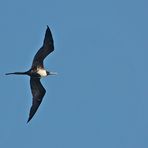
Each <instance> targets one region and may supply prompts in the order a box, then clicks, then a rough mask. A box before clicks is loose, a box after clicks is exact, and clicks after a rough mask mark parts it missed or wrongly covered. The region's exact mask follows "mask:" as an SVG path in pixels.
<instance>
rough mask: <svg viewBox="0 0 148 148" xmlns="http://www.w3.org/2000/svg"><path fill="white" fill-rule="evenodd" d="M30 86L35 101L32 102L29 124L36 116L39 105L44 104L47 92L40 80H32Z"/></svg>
mask: <svg viewBox="0 0 148 148" xmlns="http://www.w3.org/2000/svg"><path fill="white" fill-rule="evenodd" d="M30 86H31V92H32V95H33V100H32V106H31V109H30V113H29V118H28V121H27V122H29V121H30V120H31V119H32V117H33V116H34V114H35V113H36V111H37V109H38V107H39V105H40V104H41V102H42V99H43V97H44V95H45V93H46V90H45V89H44V87H43V86H42V84H41V82H40V78H32V77H31V78H30Z"/></svg>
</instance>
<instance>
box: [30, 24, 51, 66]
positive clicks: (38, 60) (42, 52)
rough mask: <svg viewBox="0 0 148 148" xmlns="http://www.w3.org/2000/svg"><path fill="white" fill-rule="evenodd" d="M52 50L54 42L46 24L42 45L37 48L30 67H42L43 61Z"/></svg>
mask: <svg viewBox="0 0 148 148" xmlns="http://www.w3.org/2000/svg"><path fill="white" fill-rule="evenodd" d="M53 50H54V42H53V38H52V34H51V30H50V29H49V27H48V26H47V29H46V33H45V37H44V42H43V46H42V47H41V48H40V49H39V50H38V52H37V53H36V55H35V56H34V59H33V63H32V68H36V67H41V68H43V67H44V65H43V61H44V59H45V58H46V56H48V55H49V54H50V53H51V52H52V51H53Z"/></svg>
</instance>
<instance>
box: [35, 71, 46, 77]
mask: <svg viewBox="0 0 148 148" xmlns="http://www.w3.org/2000/svg"><path fill="white" fill-rule="evenodd" d="M37 73H38V74H39V75H40V76H41V77H46V76H47V72H46V70H45V69H38V71H37Z"/></svg>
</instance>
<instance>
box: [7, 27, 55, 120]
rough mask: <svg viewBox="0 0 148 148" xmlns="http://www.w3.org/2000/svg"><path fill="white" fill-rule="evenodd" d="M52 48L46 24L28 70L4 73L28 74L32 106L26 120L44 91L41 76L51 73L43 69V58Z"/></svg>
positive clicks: (38, 103)
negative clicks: (42, 36)
mask: <svg viewBox="0 0 148 148" xmlns="http://www.w3.org/2000/svg"><path fill="white" fill-rule="evenodd" d="M53 50H54V43H53V38H52V34H51V31H50V29H49V27H48V26H47V30H46V33H45V37H44V42H43V46H42V47H41V48H40V49H39V50H38V52H37V53H36V55H35V56H34V59H33V62H32V66H31V68H30V70H28V71H26V72H14V73H7V74H6V75H10V74H16V75H28V76H30V87H31V92H32V96H33V99H32V106H31V109H30V113H29V118H28V122H29V121H30V120H31V119H32V117H33V116H34V114H35V113H36V111H37V109H38V107H39V105H40V104H41V102H42V99H43V97H44V95H45V93H46V90H45V88H44V87H43V85H42V84H41V82H40V79H41V77H42V76H47V75H50V74H51V73H50V72H48V71H47V70H45V69H44V63H43V61H44V59H45V58H46V57H47V56H48V55H49V54H50V53H51V52H52V51H53Z"/></svg>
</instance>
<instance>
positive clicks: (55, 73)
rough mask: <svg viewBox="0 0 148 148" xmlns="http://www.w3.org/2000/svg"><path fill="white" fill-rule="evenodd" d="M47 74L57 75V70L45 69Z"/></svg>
mask: <svg viewBox="0 0 148 148" xmlns="http://www.w3.org/2000/svg"><path fill="white" fill-rule="evenodd" d="M46 73H47V75H57V74H58V73H57V72H51V71H46Z"/></svg>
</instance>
